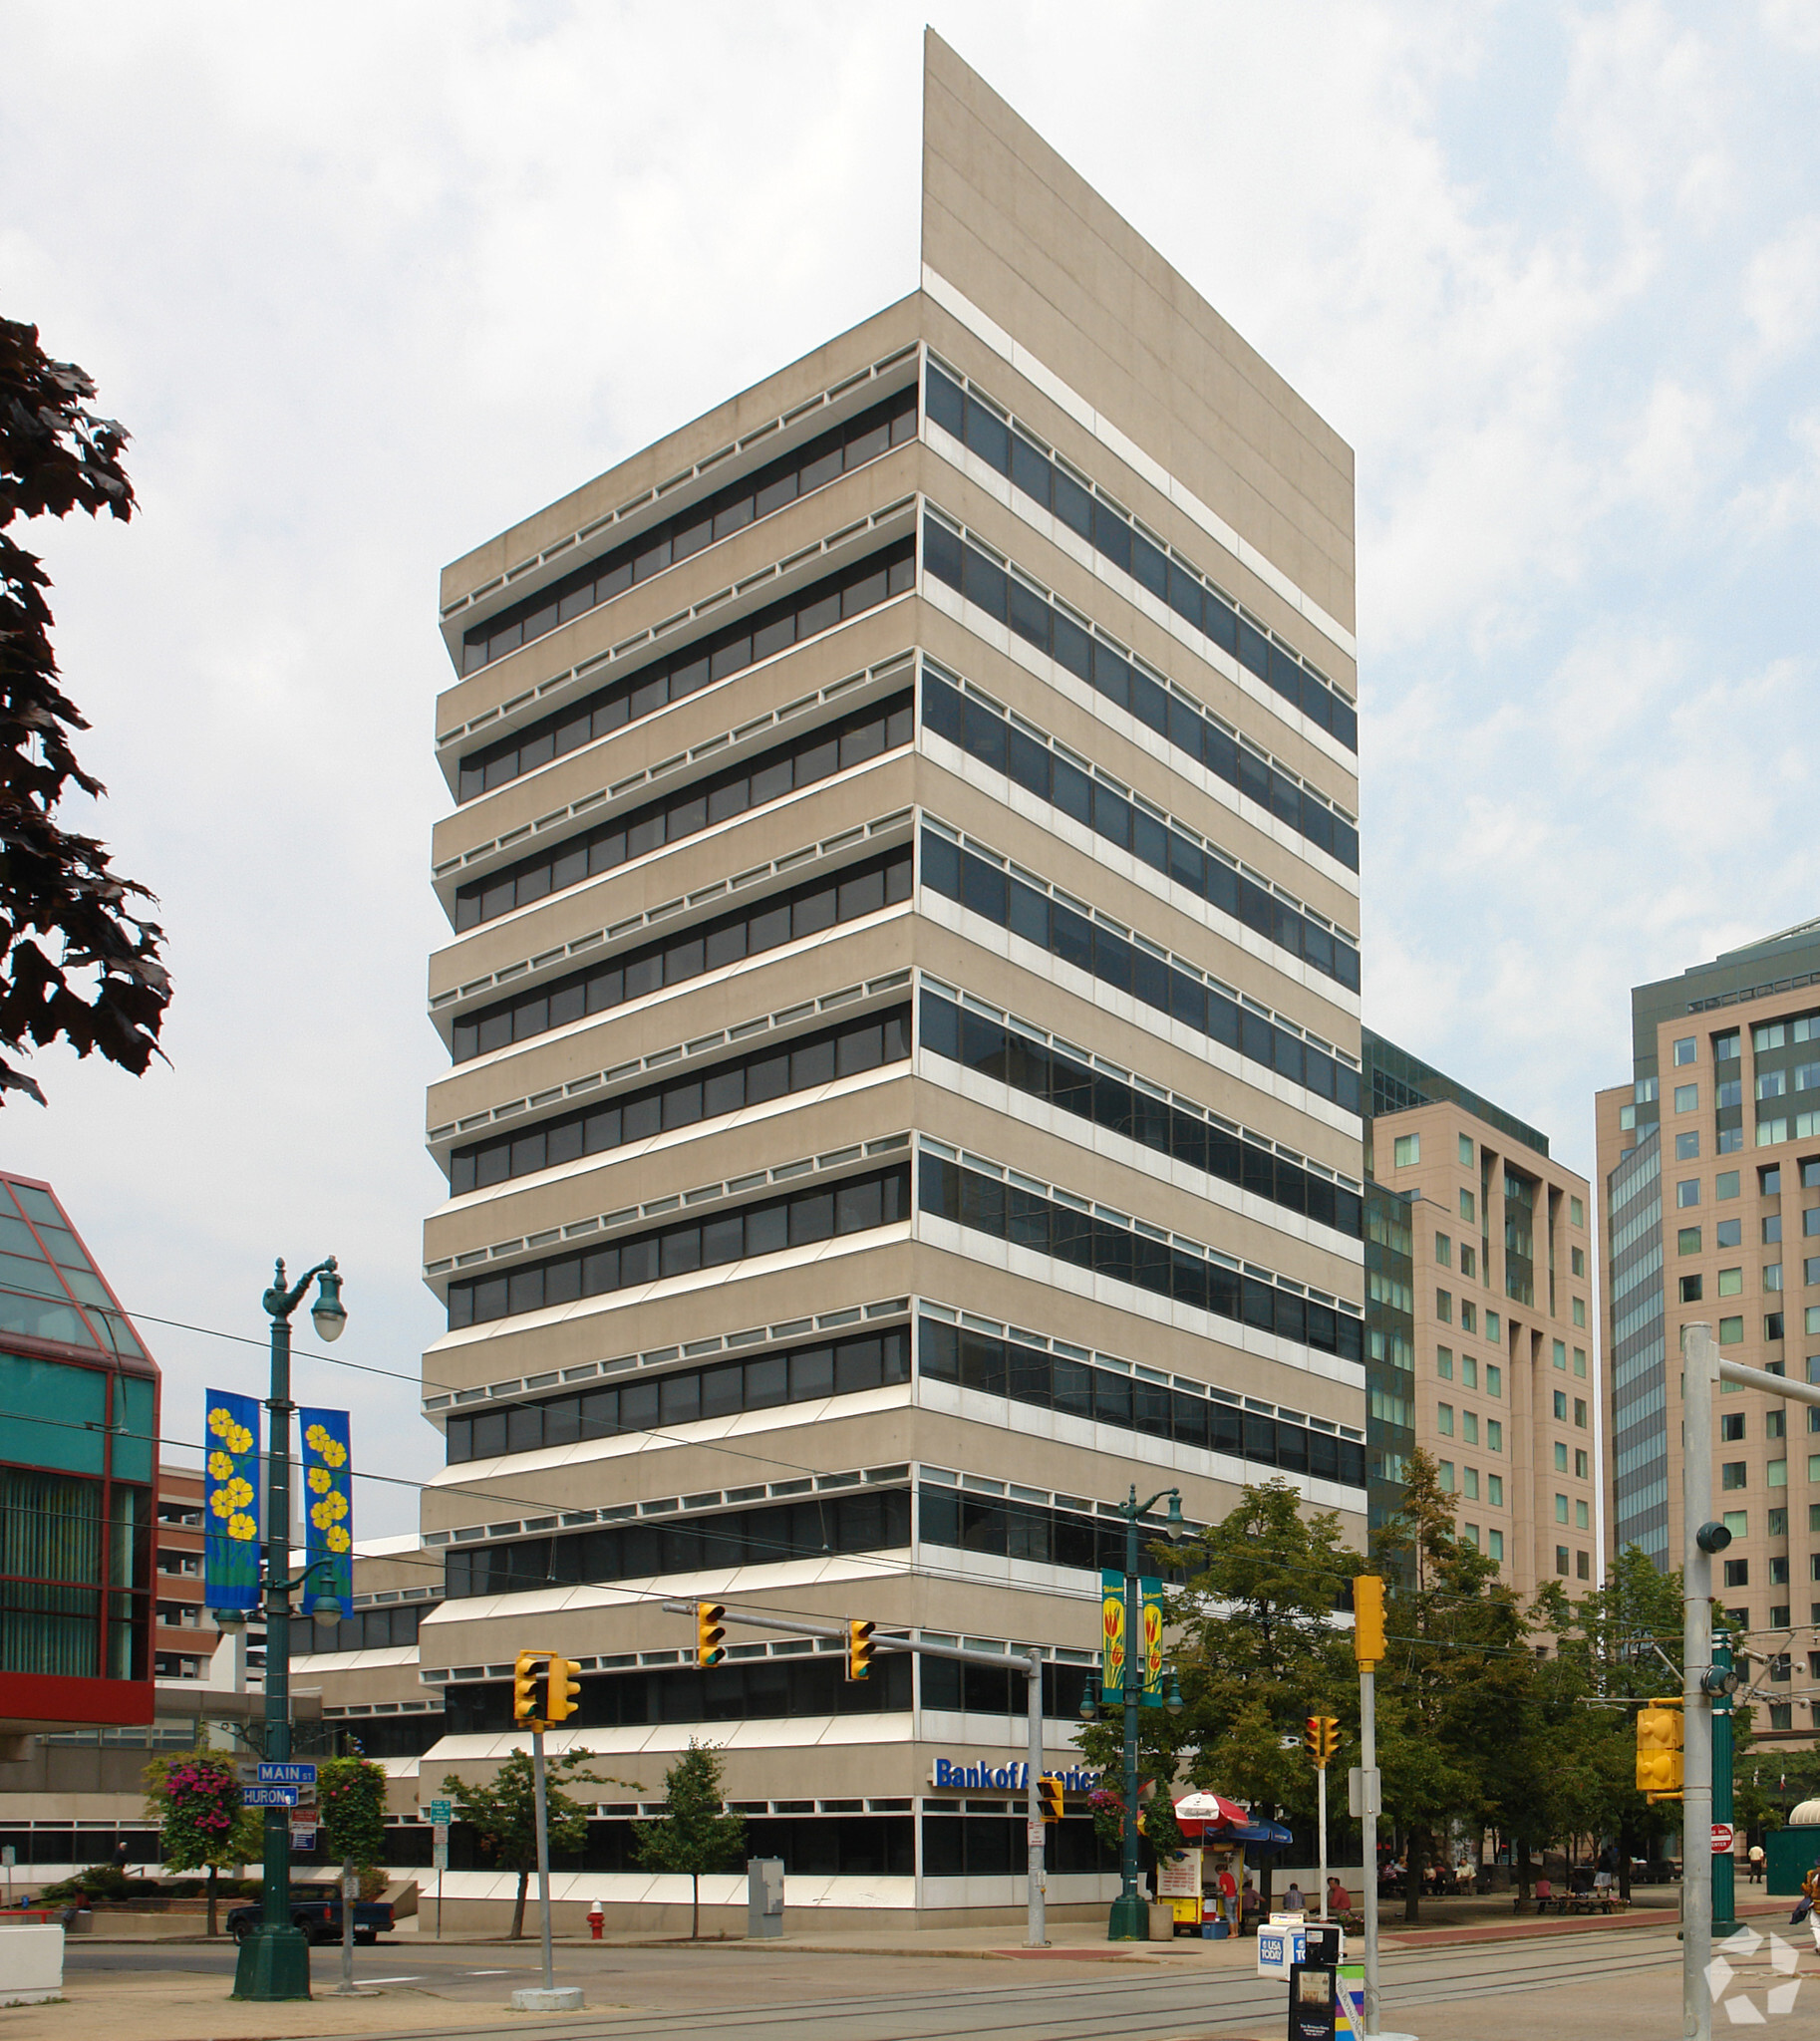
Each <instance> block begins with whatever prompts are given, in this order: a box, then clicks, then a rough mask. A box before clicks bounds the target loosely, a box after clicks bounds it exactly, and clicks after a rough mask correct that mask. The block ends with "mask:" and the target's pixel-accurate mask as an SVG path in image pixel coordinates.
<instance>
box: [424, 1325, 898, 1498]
mask: <svg viewBox="0 0 1820 2041" xmlns="http://www.w3.org/2000/svg"><path fill="white" fill-rule="evenodd" d="M909 1379H910V1332H909V1328H908V1327H907V1326H904V1325H898V1326H893V1327H890V1328H888V1329H886V1330H884V1331H881V1332H870V1333H868V1332H859V1333H856V1334H849V1335H843V1336H840V1337H836V1338H827V1339H822V1340H819V1341H817V1342H814V1343H812V1344H808V1345H799V1346H793V1347H783V1348H780V1349H776V1350H773V1351H770V1352H767V1353H763V1354H759V1355H756V1356H754V1357H753V1358H752V1359H749V1360H740V1359H737V1358H736V1359H726V1360H717V1361H714V1362H713V1363H711V1364H710V1365H708V1366H706V1367H699V1368H682V1369H675V1370H672V1371H671V1372H668V1373H666V1374H662V1375H652V1376H650V1377H648V1378H646V1379H644V1380H634V1381H627V1382H620V1383H618V1384H615V1385H601V1386H597V1387H593V1388H584V1389H570V1390H569V1391H568V1392H567V1393H566V1394H564V1395H560V1396H546V1397H541V1398H539V1399H538V1400H537V1401H535V1402H523V1403H513V1404H510V1405H508V1406H506V1407H505V1408H503V1409H498V1410H483V1411H476V1412H473V1413H472V1414H464V1415H461V1416H458V1417H457V1416H451V1417H450V1419H449V1420H448V1447H447V1450H448V1464H449V1465H450V1466H452V1467H453V1466H455V1465H457V1464H459V1463H461V1462H464V1461H468V1460H490V1459H494V1458H497V1457H499V1456H501V1455H504V1454H510V1453H529V1452H536V1451H539V1450H541V1449H542V1448H544V1447H547V1446H565V1445H574V1444H578V1443H580V1442H581V1441H583V1440H587V1439H600V1438H616V1437H619V1436H621V1435H623V1434H626V1433H631V1432H646V1431H656V1430H664V1429H668V1428H669V1427H670V1426H671V1425H676V1424H693V1423H695V1422H696V1421H697V1420H698V1419H701V1418H720V1417H737V1416H740V1415H742V1414H743V1413H744V1412H746V1411H749V1410H769V1409H774V1408H778V1407H781V1406H784V1405H787V1404H791V1403H809V1402H818V1401H821V1400H822V1399H824V1398H826V1397H829V1396H849V1395H857V1394H859V1393H860V1392H862V1391H863V1390H866V1389H878V1388H890V1387H893V1386H895V1385H896V1384H899V1383H903V1382H907V1381H909Z"/></svg>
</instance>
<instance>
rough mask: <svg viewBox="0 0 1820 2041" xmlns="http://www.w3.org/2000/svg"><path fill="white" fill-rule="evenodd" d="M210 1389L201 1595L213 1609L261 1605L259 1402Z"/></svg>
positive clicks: (207, 1421) (206, 1411) (205, 1406)
mask: <svg viewBox="0 0 1820 2041" xmlns="http://www.w3.org/2000/svg"><path fill="white" fill-rule="evenodd" d="M205 1394H206V1401H205V1403H204V1405H203V1408H204V1411H205V1417H204V1420H203V1423H204V1430H203V1437H204V1439H205V1441H206V1450H207V1456H208V1457H207V1460H206V1462H205V1463H204V1467H203V1489H202V1520H203V1524H204V1526H205V1527H206V1528H205V1534H204V1538H203V1552H202V1599H203V1601H204V1602H205V1603H206V1604H208V1606H209V1607H210V1608H257V1607H258V1605H259V1405H258V1402H257V1400H256V1399H255V1398H253V1397H251V1396H237V1395H235V1394H234V1393H233V1392H232V1391H231V1390H229V1389H209V1390H207V1391H206V1392H205Z"/></svg>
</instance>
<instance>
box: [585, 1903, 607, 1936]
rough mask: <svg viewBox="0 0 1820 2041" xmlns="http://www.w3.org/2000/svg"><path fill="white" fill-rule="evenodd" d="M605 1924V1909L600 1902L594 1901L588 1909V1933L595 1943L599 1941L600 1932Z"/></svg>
mask: <svg viewBox="0 0 1820 2041" xmlns="http://www.w3.org/2000/svg"><path fill="white" fill-rule="evenodd" d="M606 1924H607V1915H606V1909H605V1908H604V1907H603V1906H602V1905H601V1903H600V1901H599V1900H598V1899H596V1900H595V1901H594V1903H593V1904H592V1905H591V1906H590V1907H589V1908H588V1932H589V1933H590V1934H591V1935H592V1936H593V1937H594V1939H595V1940H596V1941H598V1940H599V1939H600V1930H601V1929H602V1928H603V1927H604V1926H605V1925H606Z"/></svg>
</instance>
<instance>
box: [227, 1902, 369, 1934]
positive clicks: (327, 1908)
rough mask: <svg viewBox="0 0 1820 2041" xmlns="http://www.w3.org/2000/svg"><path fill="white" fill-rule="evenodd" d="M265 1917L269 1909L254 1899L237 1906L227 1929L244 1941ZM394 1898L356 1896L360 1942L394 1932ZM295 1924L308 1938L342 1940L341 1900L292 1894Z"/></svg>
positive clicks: (356, 1928)
mask: <svg viewBox="0 0 1820 2041" xmlns="http://www.w3.org/2000/svg"><path fill="white" fill-rule="evenodd" d="M264 1918H265V1908H264V1907H263V1906H262V1905H260V1904H258V1903H257V1902H254V1903H253V1904H251V1905H246V1906H236V1907H235V1908H234V1909H233V1911H232V1912H231V1913H229V1914H228V1916H227V1931H228V1933H229V1934H231V1935H232V1936H233V1938H234V1939H235V1941H244V1940H245V1939H246V1937H247V1936H248V1935H249V1934H251V1933H252V1931H253V1929H254V1928H255V1927H257V1926H258V1925H259V1923H260V1921H262V1920H263V1919H264ZM392 1924H393V1923H392V1901H391V1900H390V1899H356V1900H355V1902H354V1939H355V1940H356V1941H359V1942H374V1941H377V1940H378V1939H379V1937H380V1936H381V1935H382V1934H390V1933H391V1932H392ZM291 1925H292V1926H293V1927H300V1928H302V1929H303V1934H304V1939H305V1940H306V1941H340V1939H341V1900H340V1899H339V1898H338V1897H331V1898H327V1899H305V1898H299V1897H298V1896H297V1895H295V1894H293V1895H292V1897H291Z"/></svg>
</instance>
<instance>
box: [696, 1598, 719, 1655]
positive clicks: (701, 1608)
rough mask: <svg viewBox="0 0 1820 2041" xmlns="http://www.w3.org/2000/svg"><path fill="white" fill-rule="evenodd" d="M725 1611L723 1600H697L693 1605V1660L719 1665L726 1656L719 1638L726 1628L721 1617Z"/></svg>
mask: <svg viewBox="0 0 1820 2041" xmlns="http://www.w3.org/2000/svg"><path fill="white" fill-rule="evenodd" d="M726 1613H727V1604H725V1603H724V1602H698V1603H697V1604H696V1605H695V1662H696V1663H697V1664H698V1665H703V1666H707V1665H719V1664H720V1662H721V1660H722V1659H723V1658H725V1657H726V1656H727V1649H726V1646H725V1645H724V1644H723V1643H722V1641H721V1639H722V1638H723V1637H725V1636H726V1634H727V1630H726V1627H725V1625H724V1624H723V1623H722V1620H721V1618H722V1617H723V1616H724V1615H725V1614H726Z"/></svg>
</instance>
